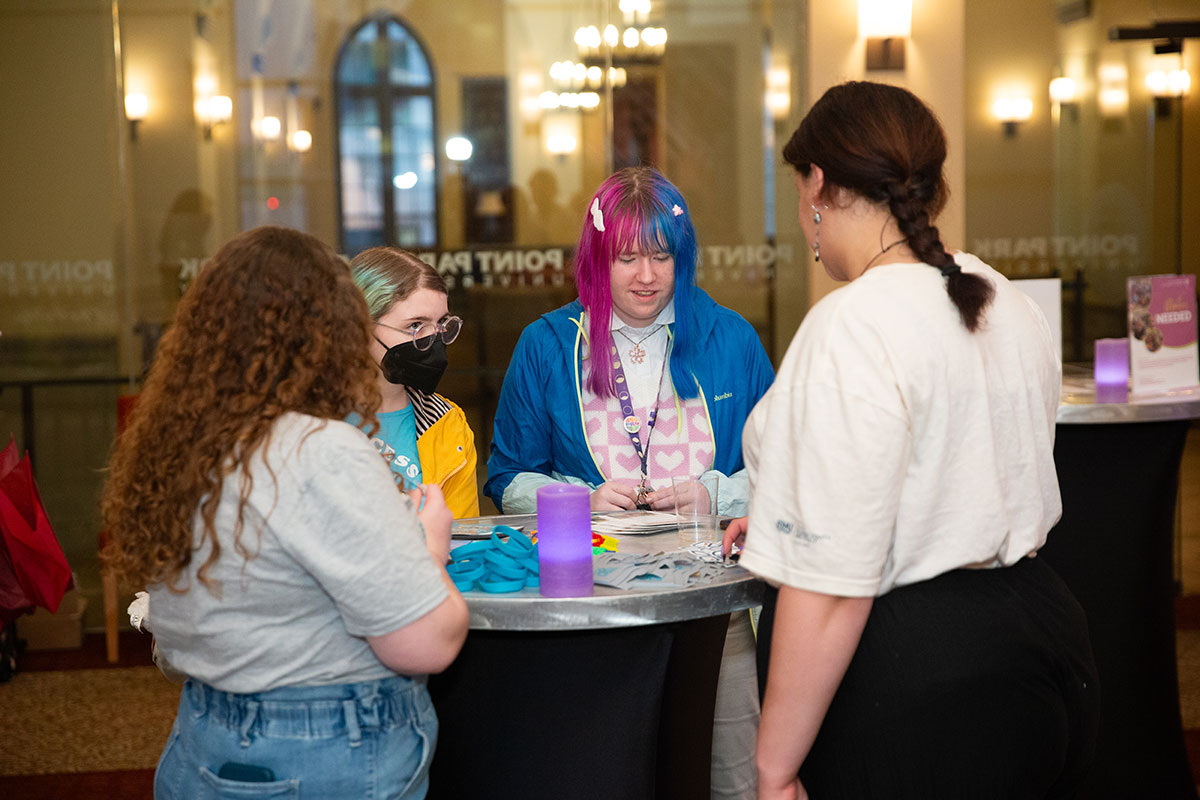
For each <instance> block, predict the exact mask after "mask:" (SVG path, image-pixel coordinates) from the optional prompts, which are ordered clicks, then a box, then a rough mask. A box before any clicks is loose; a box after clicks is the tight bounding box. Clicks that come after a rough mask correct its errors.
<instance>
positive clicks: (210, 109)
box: [196, 94, 233, 141]
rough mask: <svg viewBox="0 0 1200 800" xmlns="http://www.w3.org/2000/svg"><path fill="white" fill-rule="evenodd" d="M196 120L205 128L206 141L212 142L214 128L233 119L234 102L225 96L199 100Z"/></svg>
mask: <svg viewBox="0 0 1200 800" xmlns="http://www.w3.org/2000/svg"><path fill="white" fill-rule="evenodd" d="M196 119H198V120H199V121H200V124H201V125H202V126H204V140H205V141H211V140H212V135H213V128H215V127H216V126H217V125H224V124H225V123H226V122H229V120H231V119H233V101H232V100H230V99H229V98H228V97H226V96H225V95H223V94H214V95H212V96H211V97H206V98H203V99H201V100H197V101H196Z"/></svg>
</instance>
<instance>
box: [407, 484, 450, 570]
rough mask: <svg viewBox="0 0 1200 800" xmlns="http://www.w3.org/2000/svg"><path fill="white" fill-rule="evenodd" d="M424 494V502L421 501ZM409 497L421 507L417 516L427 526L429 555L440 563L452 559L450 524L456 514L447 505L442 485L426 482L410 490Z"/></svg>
mask: <svg viewBox="0 0 1200 800" xmlns="http://www.w3.org/2000/svg"><path fill="white" fill-rule="evenodd" d="M422 496H423V497H424V500H425V502H424V503H422V502H421V499H422ZM408 499H410V500H412V501H413V505H414V506H416V507H417V508H418V509H419V510H418V511H417V518H418V519H420V520H421V525H422V526H423V527H424V528H425V547H426V548H427V549H428V550H429V555H431V556H433V560H434V561H436V562H437V563H438V564H439V565H441V564H445V563H446V562H447V561H449V560H450V525H451V523H452V522H454V515H453V514H452V513H450V508H449V507H448V506H447V505H446V498H445V497H444V496H443V495H442V487H441V486H438V485H437V484H436V483H429V484H424V485H422V486H421V488H419V489H412V490H410V491H409V492H408Z"/></svg>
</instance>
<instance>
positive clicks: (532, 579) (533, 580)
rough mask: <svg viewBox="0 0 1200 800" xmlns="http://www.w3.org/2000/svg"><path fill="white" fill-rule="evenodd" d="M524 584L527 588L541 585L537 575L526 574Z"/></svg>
mask: <svg viewBox="0 0 1200 800" xmlns="http://www.w3.org/2000/svg"><path fill="white" fill-rule="evenodd" d="M525 586H526V587H527V588H529V589H536V588H538V587H539V586H541V581H540V580H538V576H537V575H526V576H525Z"/></svg>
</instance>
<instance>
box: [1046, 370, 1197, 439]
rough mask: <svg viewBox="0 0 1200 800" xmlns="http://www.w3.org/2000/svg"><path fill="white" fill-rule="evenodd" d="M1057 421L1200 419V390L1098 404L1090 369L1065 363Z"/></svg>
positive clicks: (1131, 396)
mask: <svg viewBox="0 0 1200 800" xmlns="http://www.w3.org/2000/svg"><path fill="white" fill-rule="evenodd" d="M1057 419H1058V424H1060V425H1102V424H1108V423H1122V422H1165V421H1171V420H1188V419H1200V389H1196V388H1193V389H1186V390H1176V391H1172V392H1166V393H1163V394H1156V395H1144V396H1142V395H1130V397H1129V400H1128V402H1125V403H1098V402H1096V382H1095V380H1094V379H1093V378H1092V372H1091V369H1090V368H1088V367H1084V366H1080V365H1077V364H1064V365H1063V387H1062V399H1061V400H1060V401H1059V406H1058V417H1057Z"/></svg>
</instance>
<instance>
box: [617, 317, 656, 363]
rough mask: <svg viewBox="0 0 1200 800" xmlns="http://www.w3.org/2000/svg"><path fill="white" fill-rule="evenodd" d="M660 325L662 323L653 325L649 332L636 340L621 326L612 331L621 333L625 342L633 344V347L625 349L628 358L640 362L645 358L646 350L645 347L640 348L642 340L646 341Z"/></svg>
mask: <svg viewBox="0 0 1200 800" xmlns="http://www.w3.org/2000/svg"><path fill="white" fill-rule="evenodd" d="M661 327H662V325H655V326H654V327H653V328H652V329H651V330H650V332H649V333H647V334H646V335H645V336H643V337H642V338H640V339H637V340H636V341H635V340H634V339H633V337H632V336H630V335H629V334H627V333H625V331H624V329H622V328H617V329H616V330H615V331H614V333H619V334H621V336H622V337H624V338H625V340H626V341H627V342H629V343H631V344H632V345H633V347H631V348H629V350H628V351H627V352H628V353H629V360H630V361H632V362H633V363H634V364H641V363H642V362H643V361H645V360H646V351H645V349H643V348H642V342H644V341H646V340H647V339H649V338H650V337H651V336H653V335H654V334H656V333H658V330H659V328H661Z"/></svg>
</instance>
